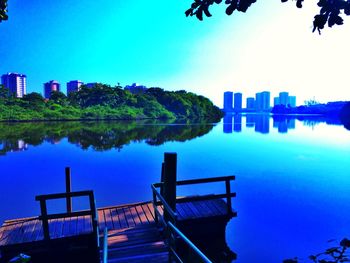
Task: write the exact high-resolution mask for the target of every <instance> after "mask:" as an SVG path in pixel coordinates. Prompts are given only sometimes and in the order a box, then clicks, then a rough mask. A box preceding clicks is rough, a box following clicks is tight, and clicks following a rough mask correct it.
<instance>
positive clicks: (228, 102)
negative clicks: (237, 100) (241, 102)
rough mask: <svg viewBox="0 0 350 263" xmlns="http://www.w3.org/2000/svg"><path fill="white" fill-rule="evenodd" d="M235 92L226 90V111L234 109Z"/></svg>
mask: <svg viewBox="0 0 350 263" xmlns="http://www.w3.org/2000/svg"><path fill="white" fill-rule="evenodd" d="M232 106H233V92H232V91H226V92H224V111H226V112H227V111H232V110H233V108H232Z"/></svg>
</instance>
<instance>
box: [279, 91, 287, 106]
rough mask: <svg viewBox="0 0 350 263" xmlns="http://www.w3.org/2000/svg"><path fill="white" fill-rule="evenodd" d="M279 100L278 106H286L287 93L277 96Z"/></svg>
mask: <svg viewBox="0 0 350 263" xmlns="http://www.w3.org/2000/svg"><path fill="white" fill-rule="evenodd" d="M279 95H280V96H279V99H280V105H284V106H287V105H288V97H289V95H288V92H280V94H279Z"/></svg>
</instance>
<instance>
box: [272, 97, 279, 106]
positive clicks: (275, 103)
mask: <svg viewBox="0 0 350 263" xmlns="http://www.w3.org/2000/svg"><path fill="white" fill-rule="evenodd" d="M277 105H280V98H279V97H275V98H273V106H277Z"/></svg>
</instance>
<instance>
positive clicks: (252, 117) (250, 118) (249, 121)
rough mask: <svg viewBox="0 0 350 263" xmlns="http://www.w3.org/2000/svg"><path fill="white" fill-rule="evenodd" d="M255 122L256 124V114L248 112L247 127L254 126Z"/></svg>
mask: <svg viewBox="0 0 350 263" xmlns="http://www.w3.org/2000/svg"><path fill="white" fill-rule="evenodd" d="M254 124H255V114H247V115H246V123H245V126H246V127H247V128H249V127H254Z"/></svg>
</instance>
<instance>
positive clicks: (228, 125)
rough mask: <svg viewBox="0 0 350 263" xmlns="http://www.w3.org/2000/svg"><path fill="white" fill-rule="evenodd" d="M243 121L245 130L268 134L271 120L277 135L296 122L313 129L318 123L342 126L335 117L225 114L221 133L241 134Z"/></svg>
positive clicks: (294, 125) (292, 127)
mask: <svg viewBox="0 0 350 263" xmlns="http://www.w3.org/2000/svg"><path fill="white" fill-rule="evenodd" d="M242 119H243V121H244V119H245V127H246V128H254V130H255V132H258V133H262V134H268V133H270V128H271V127H270V120H271V119H272V128H273V129H276V130H277V131H278V133H287V132H288V131H289V130H293V129H295V127H296V121H300V122H301V123H302V124H303V125H304V126H310V127H312V128H314V127H315V126H316V125H318V124H320V123H326V124H328V125H343V124H342V123H341V121H340V120H339V119H338V118H336V117H330V116H312V115H309V116H305V115H304V116H302V115H300V116H299V115H298V116H296V115H294V116H292V115H269V114H247V115H242V114H226V115H225V117H224V122H223V132H224V133H232V132H241V131H242V123H243V121H242Z"/></svg>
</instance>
